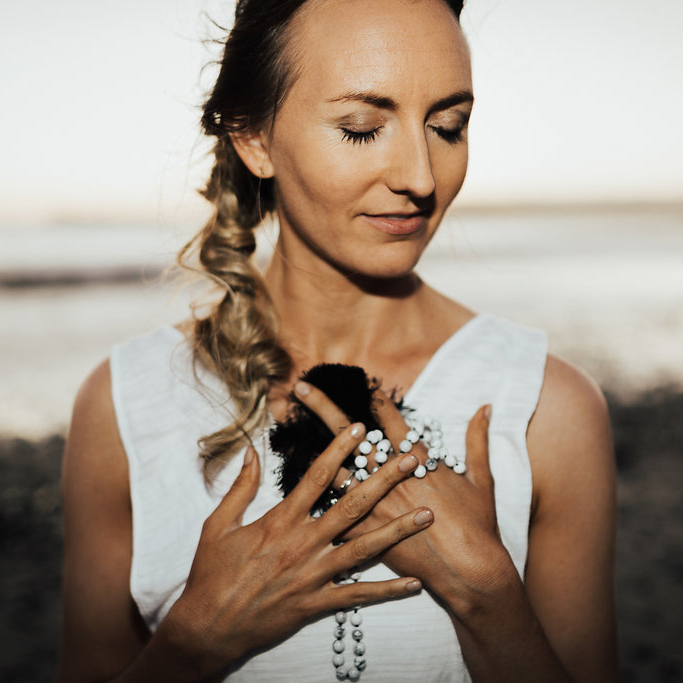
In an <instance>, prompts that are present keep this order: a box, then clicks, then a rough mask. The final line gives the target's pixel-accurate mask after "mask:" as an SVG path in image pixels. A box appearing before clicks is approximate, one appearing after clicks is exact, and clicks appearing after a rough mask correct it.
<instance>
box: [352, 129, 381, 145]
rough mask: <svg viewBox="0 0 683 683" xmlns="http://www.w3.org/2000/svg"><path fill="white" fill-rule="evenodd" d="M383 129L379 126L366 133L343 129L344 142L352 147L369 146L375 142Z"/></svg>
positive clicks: (365, 131)
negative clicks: (356, 145)
mask: <svg viewBox="0 0 683 683" xmlns="http://www.w3.org/2000/svg"><path fill="white" fill-rule="evenodd" d="M381 129H382V126H378V127H377V128H373V129H372V130H364V131H356V130H349V129H348V128H342V141H343V142H350V143H351V144H352V145H355V144H358V145H362V144H366V145H367V144H370V143H371V142H374V141H375V140H376V139H377V136H378V135H379V131H380V130H381Z"/></svg>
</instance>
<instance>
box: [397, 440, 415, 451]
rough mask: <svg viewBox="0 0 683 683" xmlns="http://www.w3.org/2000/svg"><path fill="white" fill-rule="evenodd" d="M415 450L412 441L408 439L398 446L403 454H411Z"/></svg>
mask: <svg viewBox="0 0 683 683" xmlns="http://www.w3.org/2000/svg"><path fill="white" fill-rule="evenodd" d="M412 448H413V444H412V442H411V441H408V439H403V441H401V443H400V444H399V445H398V450H399V451H401V453H409V452H410V451H411V450H412Z"/></svg>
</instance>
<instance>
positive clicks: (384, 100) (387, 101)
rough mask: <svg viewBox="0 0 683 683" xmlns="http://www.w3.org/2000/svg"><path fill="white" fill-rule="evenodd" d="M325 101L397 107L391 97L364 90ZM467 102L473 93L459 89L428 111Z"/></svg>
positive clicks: (388, 107) (472, 97) (382, 107)
mask: <svg viewBox="0 0 683 683" xmlns="http://www.w3.org/2000/svg"><path fill="white" fill-rule="evenodd" d="M327 102H362V103H364V104H369V105H371V106H373V107H377V108H378V109H387V110H388V111H396V110H397V109H398V103H397V102H396V101H395V100H393V99H392V98H391V97H385V96H384V95H378V94H377V93H373V92H365V91H359V92H348V93H344V94H343V95H340V96H339V97H333V98H331V99H329V100H327ZM467 102H474V95H473V94H472V92H471V91H469V90H459V91H458V92H454V93H453V94H452V95H449V96H448V97H444V98H442V99H440V100H438V101H437V102H435V103H434V104H433V105H432V106H431V107H430V112H435V111H443V110H444V109H450V108H451V107H454V106H456V105H458V104H464V103H467Z"/></svg>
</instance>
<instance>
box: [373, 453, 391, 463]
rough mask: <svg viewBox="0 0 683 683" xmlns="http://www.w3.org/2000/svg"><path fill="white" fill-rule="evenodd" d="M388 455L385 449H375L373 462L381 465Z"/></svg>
mask: <svg viewBox="0 0 683 683" xmlns="http://www.w3.org/2000/svg"><path fill="white" fill-rule="evenodd" d="M388 457H389V456H388V455H387V454H386V451H375V462H377V463H379V464H380V465H383V464H384V463H385V462H386V461H387V458H388Z"/></svg>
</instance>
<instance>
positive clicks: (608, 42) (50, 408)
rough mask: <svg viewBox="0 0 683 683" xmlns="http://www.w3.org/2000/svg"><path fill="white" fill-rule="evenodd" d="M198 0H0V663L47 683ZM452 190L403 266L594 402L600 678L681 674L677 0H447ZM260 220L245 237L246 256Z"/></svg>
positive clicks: (176, 294)
mask: <svg viewBox="0 0 683 683" xmlns="http://www.w3.org/2000/svg"><path fill="white" fill-rule="evenodd" d="M231 11H232V5H231V3H229V2H219V1H218V0H194V1H192V2H190V0H136V1H135V2H132V1H131V0H128V1H126V0H119V2H116V3H114V2H109V1H104V0H61V2H59V3H50V2H46V0H23V2H22V3H16V2H15V3H11V2H4V1H3V2H2V3H0V92H2V106H1V107H0V525H1V526H0V589H1V591H2V593H1V594H0V642H3V644H4V645H3V648H2V651H1V652H0V679H1V680H3V681H42V680H52V678H53V670H54V663H55V658H56V652H57V648H58V639H59V618H60V614H59V609H60V607H59V581H60V572H61V567H60V562H61V526H60V524H61V522H60V510H61V503H60V498H59V460H60V456H61V450H62V447H63V438H64V435H65V433H66V428H67V424H68V420H69V414H70V410H71V406H72V403H73V399H74V396H75V393H76V391H77V388H78V386H79V384H80V383H81V382H82V381H83V379H84V377H85V376H86V375H87V373H88V372H89V371H90V369H92V367H93V366H94V365H95V364H96V363H97V362H98V361H99V360H101V359H102V358H104V357H105V356H106V355H107V354H108V353H109V350H110V348H111V346H112V345H113V344H116V343H118V342H121V341H123V340H125V339H127V338H128V337H130V336H131V335H134V334H141V333H144V332H146V331H149V330H150V329H153V328H154V327H156V326H158V325H161V324H165V323H173V322H177V321H179V320H181V319H183V318H184V317H185V316H186V315H187V306H188V303H189V302H190V301H191V300H192V298H193V296H194V295H195V293H196V292H195V290H193V288H192V287H180V286H179V283H178V281H177V280H176V279H174V278H172V277H162V274H163V273H164V271H165V269H166V268H167V267H168V266H169V265H170V264H171V263H172V262H173V259H174V255H175V253H176V251H177V249H178V247H179V246H180V245H181V244H182V243H183V242H184V241H185V240H186V239H188V238H189V237H190V236H191V235H192V234H193V233H194V232H195V231H196V230H197V229H198V228H199V227H200V226H201V225H202V223H203V221H204V220H205V218H206V217H207V215H208V214H207V206H205V204H204V203H203V201H202V200H201V199H200V198H199V196H198V195H197V193H196V190H197V189H198V188H199V187H200V186H201V185H202V183H203V181H204V179H205V178H206V176H207V173H208V170H209V166H210V161H209V159H208V157H207V152H208V146H207V144H206V142H205V141H204V140H203V139H202V138H201V136H200V134H199V126H198V118H199V105H200V104H201V102H202V99H203V96H204V94H205V92H206V91H207V89H208V88H209V87H210V85H211V83H212V80H213V78H214V77H215V73H216V72H215V67H214V66H213V65H212V64H211V62H212V60H215V59H216V58H217V57H218V55H219V52H218V49H217V47H216V45H215V44H212V43H211V42H210V41H209V40H207V39H210V38H212V37H220V35H221V33H220V31H218V30H217V29H216V27H215V26H214V25H213V24H212V22H211V21H210V20H209V18H211V19H213V20H215V21H216V22H217V23H218V24H221V25H223V26H227V25H229V23H230V15H231ZM463 25H464V27H465V30H466V32H467V35H468V38H469V40H470V45H471V49H472V56H473V66H474V79H475V95H476V105H475V111H474V115H473V120H472V124H471V132H470V147H471V164H470V171H469V175H468V179H467V181H466V184H465V187H464V189H463V191H462V193H461V196H460V197H459V198H458V199H457V200H456V202H455V204H454V206H453V208H452V210H451V212H450V214H449V216H448V218H447V220H446V221H445V222H444V225H443V226H442V229H441V231H440V233H439V234H438V235H437V238H436V239H435V241H434V243H433V245H432V246H431V247H430V249H429V251H428V253H427V254H426V255H425V257H424V259H423V261H422V262H421V265H420V269H419V270H420V273H421V274H422V276H423V278H424V279H425V280H426V281H428V282H429V283H431V284H434V285H435V286H436V287H437V288H439V289H441V290H442V291H444V292H445V293H447V294H449V295H451V296H453V297H455V298H457V299H458V300H460V301H462V302H464V303H466V304H468V305H470V306H472V307H474V308H477V309H481V310H488V311H491V312H494V313H497V314H500V315H503V316H506V317H508V318H511V319H513V320H515V321H517V322H520V323H523V324H527V325H532V326H536V327H541V328H543V329H545V330H547V331H548V332H549V334H550V340H551V350H552V351H554V352H555V353H557V354H560V355H562V356H564V357H565V358H567V359H568V360H570V361H572V362H574V363H577V364H579V365H581V366H583V367H584V368H586V369H587V370H588V371H589V372H590V373H591V374H593V376H594V377H596V379H597V380H598V381H599V382H600V384H601V386H602V387H603V389H604V390H605V392H606V393H607V395H608V399H609V401H610V407H611V410H612V415H613V422H614V428H615V442H616V447H617V459H618V466H619V537H618V558H617V559H618V563H617V591H618V616H619V625H620V649H621V666H622V674H623V678H624V680H625V681H680V680H683V654H682V653H681V648H680V644H679V643H680V635H681V634H682V633H683V617H681V614H680V605H681V604H683V514H681V513H682V512H683V510H682V508H683V498H682V497H681V493H680V492H681V490H683V467H681V458H682V457H683V455H682V454H683V427H682V425H683V420H682V418H683V133H682V132H681V131H682V129H681V121H683V92H682V88H683V86H682V84H683V41H681V40H680V35H679V34H680V28H681V26H683V6H682V5H681V3H680V2H679V0H654V2H651V3H649V4H648V5H647V6H645V5H644V4H643V3H640V2H635V0H598V1H597V2H596V1H595V0H593V1H591V0H577V1H576V2H573V3H560V2H548V1H547V0H514V1H513V0H469V1H468V2H467V3H466V10H465V12H464V14H463ZM272 240H273V228H272V227H271V228H270V229H267V230H266V231H264V234H263V237H262V247H261V250H260V258H262V259H265V258H266V257H267V252H268V248H269V245H270V244H271V243H272Z"/></svg>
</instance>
